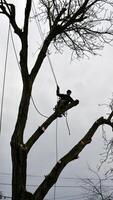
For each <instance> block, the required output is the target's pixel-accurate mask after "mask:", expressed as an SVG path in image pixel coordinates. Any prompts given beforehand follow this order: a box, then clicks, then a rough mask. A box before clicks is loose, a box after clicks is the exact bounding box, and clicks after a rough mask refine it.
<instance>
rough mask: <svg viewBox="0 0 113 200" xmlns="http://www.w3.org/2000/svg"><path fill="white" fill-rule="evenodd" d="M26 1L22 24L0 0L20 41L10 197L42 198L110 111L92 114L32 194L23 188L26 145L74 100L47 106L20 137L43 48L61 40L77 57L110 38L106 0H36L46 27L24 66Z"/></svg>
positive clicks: (112, 29) (0, 9) (109, 6)
mask: <svg viewBox="0 0 113 200" xmlns="http://www.w3.org/2000/svg"><path fill="white" fill-rule="evenodd" d="M32 3H33V1H32V0H26V7H25V16H24V24H23V29H21V28H20V27H19V26H18V24H17V22H16V8H15V5H13V4H11V3H8V2H7V1H6V0H1V1H0V13H1V14H4V15H5V16H6V17H8V19H9V21H10V24H11V26H12V27H13V29H14V32H15V34H16V35H17V36H18V37H19V39H20V42H21V50H20V60H19V62H20V71H21V77H22V83H23V87H22V96H21V100H20V105H19V110H18V116H17V121H16V124H15V129H14V132H13V134H12V138H11V156H12V199H13V200H28V199H35V200H39V199H40V200H41V199H44V197H45V195H46V194H47V192H48V191H49V190H50V188H51V187H52V186H53V185H54V184H55V183H56V181H57V179H58V177H59V175H60V173H61V172H62V170H63V169H64V167H65V166H66V165H67V164H68V163H69V162H71V161H72V160H74V159H77V158H78V155H79V153H80V152H81V151H82V150H83V149H84V147H85V146H86V145H87V144H89V143H90V142H91V139H92V137H93V135H94V133H95V132H96V130H97V129H98V127H99V126H100V125H103V124H107V125H109V126H111V127H113V123H112V116H113V112H111V113H110V114H109V116H108V117H107V118H103V117H100V118H99V119H97V120H96V121H95V122H94V124H93V125H92V127H91V128H90V129H89V131H88V132H87V133H86V135H85V136H84V137H83V138H82V139H81V140H80V141H79V142H78V143H77V144H76V145H75V146H74V147H73V148H72V149H71V150H70V151H69V152H68V153H67V154H66V155H64V156H63V157H62V158H61V159H60V160H59V161H58V162H57V163H56V165H55V166H54V167H53V169H52V170H51V172H50V173H49V174H48V176H46V177H45V179H44V180H43V182H42V183H41V184H40V186H39V187H37V189H36V191H35V192H34V194H31V193H29V192H27V191H26V176H27V174H26V173H27V172H26V169H27V157H28V153H29V151H30V149H31V148H32V146H33V145H34V143H35V142H36V141H37V140H38V139H39V137H40V136H41V135H43V134H44V133H45V131H46V129H47V128H48V126H49V125H50V124H51V123H52V122H53V121H54V120H55V119H56V118H57V117H58V115H59V114H62V113H64V112H65V111H67V110H69V109H71V108H72V107H74V106H76V105H77V104H78V103H79V102H78V100H75V101H74V102H73V103H71V104H70V105H67V106H66V107H64V108H62V109H61V110H60V111H58V112H56V111H55V112H53V114H52V115H51V116H50V117H48V119H47V120H45V121H44V122H43V124H42V125H41V126H40V127H38V128H37V129H36V131H35V132H34V133H32V134H31V137H30V138H29V139H28V141H27V142H26V143H25V142H24V139H23V138H24V131H25V127H26V123H27V117H28V112H29V104H30V98H31V92H32V88H33V84H34V81H35V80H36V77H37V74H38V72H39V70H40V68H41V66H42V63H43V61H44V59H45V57H46V55H47V54H48V50H49V46H50V44H52V43H53V44H54V46H55V47H56V49H57V50H62V49H63V47H64V46H65V45H66V46H68V47H69V48H70V49H71V50H72V54H73V55H75V56H76V57H83V56H84V55H88V54H90V53H91V54H94V55H95V54H96V53H97V50H99V49H102V48H103V46H104V44H105V43H110V42H111V41H112V36H113V26H112V24H113V20H112V17H113V13H112V8H113V3H112V0H84V1H83V0H76V1H75V0H64V1H60V0H58V1H57V0H56V1H54V0H50V1H46V0H39V1H38V4H37V5H38V8H40V10H41V12H40V13H39V14H40V15H39V16H40V18H41V19H44V20H46V23H47V25H48V31H47V35H46V36H45V38H44V41H43V45H42V46H41V49H40V52H39V54H38V55H37V59H36V61H35V63H34V66H32V69H31V71H30V72H29V63H28V47H29V46H28V30H29V29H28V28H29V18H30V12H31V7H32ZM39 3H40V5H39ZM39 6H40V7H39ZM106 8H107V9H106Z"/></svg>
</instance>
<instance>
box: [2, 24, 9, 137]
mask: <svg viewBox="0 0 113 200" xmlns="http://www.w3.org/2000/svg"><path fill="white" fill-rule="evenodd" d="M9 35H10V23H9V27H8V35H7V43H6V55H5V65H4V73H3V85H2V99H1V108H0V134H1V129H2V117H3V106H4V93H5V83H6V71H7V58H8V49H9Z"/></svg>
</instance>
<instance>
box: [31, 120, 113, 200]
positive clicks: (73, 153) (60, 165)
mask: <svg viewBox="0 0 113 200" xmlns="http://www.w3.org/2000/svg"><path fill="white" fill-rule="evenodd" d="M102 124H108V125H110V126H111V127H113V123H110V121H108V119H107V120H106V119H104V118H103V117H101V118H99V119H98V120H97V121H96V122H95V123H94V124H93V125H92V127H91V128H90V129H89V131H88V132H87V134H86V135H85V136H84V137H83V138H82V139H81V140H80V141H79V142H78V144H76V145H75V146H74V147H73V148H72V149H71V150H70V151H69V152H68V153H67V154H66V155H65V156H64V157H62V158H61V159H60V160H59V161H58V162H57V163H56V165H55V166H54V167H53V169H52V171H51V172H50V173H49V174H48V175H47V176H46V177H45V179H44V181H43V182H42V183H41V185H40V186H39V187H38V188H37V190H36V191H35V193H34V199H35V200H37V199H43V198H44V197H45V195H46V194H47V192H48V191H49V190H50V188H51V187H52V186H53V185H54V184H55V183H56V181H57V179H58V177H59V175H60V173H61V172H62V170H63V169H64V167H65V166H66V165H67V164H68V163H69V162H71V161H73V160H75V159H78V157H79V154H80V153H81V151H82V150H83V149H84V148H85V147H86V145H87V144H89V143H91V141H92V137H93V135H94V134H95V132H96V130H97V129H98V127H99V126H100V125H102Z"/></svg>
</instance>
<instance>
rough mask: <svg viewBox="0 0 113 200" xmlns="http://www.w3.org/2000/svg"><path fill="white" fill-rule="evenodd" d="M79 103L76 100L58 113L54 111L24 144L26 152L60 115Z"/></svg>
mask: <svg viewBox="0 0 113 200" xmlns="http://www.w3.org/2000/svg"><path fill="white" fill-rule="evenodd" d="M78 103H79V101H78V100H75V101H74V102H72V103H70V104H68V105H67V106H66V107H64V108H62V109H61V110H60V111H55V112H54V113H53V114H52V115H51V116H50V117H49V118H48V119H47V120H46V121H45V122H44V123H43V124H42V125H41V126H40V127H39V128H38V129H37V130H36V131H35V133H34V134H33V135H32V136H31V137H30V138H29V140H28V141H27V143H26V147H27V151H28V152H29V150H30V149H31V147H32V146H33V145H34V143H35V142H36V141H37V140H38V139H39V137H40V136H41V135H42V134H43V133H44V132H45V131H46V129H47V128H48V126H49V125H50V124H51V123H52V122H53V121H54V120H55V119H56V118H57V117H58V116H59V115H60V114H62V113H64V112H66V111H67V110H69V109H71V108H73V107H74V106H77V105H78Z"/></svg>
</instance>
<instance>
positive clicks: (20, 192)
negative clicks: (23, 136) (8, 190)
mask: <svg viewBox="0 0 113 200" xmlns="http://www.w3.org/2000/svg"><path fill="white" fill-rule="evenodd" d="M11 155H12V200H24V199H23V196H24V193H25V191H26V170H27V153H26V148H25V147H24V145H23V144H18V143H17V144H12V145H11Z"/></svg>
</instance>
